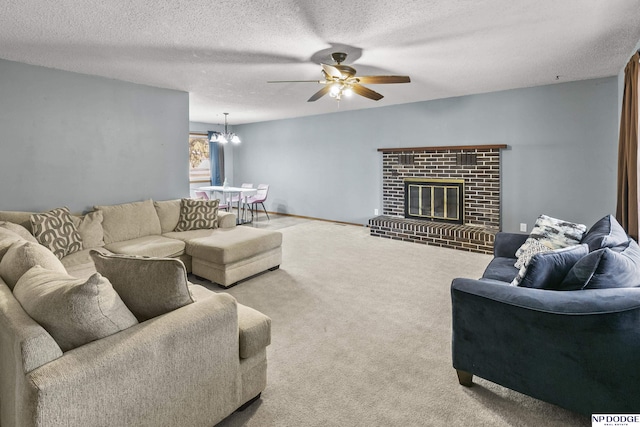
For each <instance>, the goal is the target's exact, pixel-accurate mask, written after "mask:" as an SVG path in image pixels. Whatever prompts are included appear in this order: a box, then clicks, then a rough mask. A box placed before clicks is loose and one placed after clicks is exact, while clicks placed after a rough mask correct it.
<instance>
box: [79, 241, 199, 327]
mask: <svg viewBox="0 0 640 427" xmlns="http://www.w3.org/2000/svg"><path fill="white" fill-rule="evenodd" d="M91 257H92V258H93V261H94V263H95V265H96V270H97V271H98V272H99V273H100V274H102V275H103V276H105V277H107V278H108V279H109V281H110V282H111V284H112V285H113V288H114V289H115V290H116V292H118V295H120V297H121V298H122V300H123V301H124V303H125V304H126V305H127V307H128V308H129V310H131V312H132V313H133V314H134V315H135V316H136V318H137V319H138V321H140V322H144V321H145V320H147V319H151V318H153V317H156V316H160V315H162V314H165V313H168V312H170V311H173V310H175V309H177V308H180V307H182V306H185V305H187V304H191V303H192V302H193V299H192V298H191V293H190V292H189V287H188V281H187V271H186V270H185V267H184V264H183V263H182V261H180V260H178V259H175V258H141V257H132V256H128V255H105V254H102V253H100V252H97V251H91Z"/></svg>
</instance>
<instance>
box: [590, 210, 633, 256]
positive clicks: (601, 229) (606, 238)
mask: <svg viewBox="0 0 640 427" xmlns="http://www.w3.org/2000/svg"><path fill="white" fill-rule="evenodd" d="M627 240H629V236H627V232H626V231H625V230H624V228H622V226H621V225H620V223H619V222H618V221H617V220H616V219H615V217H614V216H613V215H607V216H605V217H604V218H602V219H600V220H599V221H598V222H596V223H595V224H593V226H592V227H591V228H590V229H589V231H587V232H586V233H585V235H584V236H583V237H582V243H586V244H587V245H589V252H593V251H596V250H598V249H601V248H614V247H616V246H619V245H624V244H626V243H627Z"/></svg>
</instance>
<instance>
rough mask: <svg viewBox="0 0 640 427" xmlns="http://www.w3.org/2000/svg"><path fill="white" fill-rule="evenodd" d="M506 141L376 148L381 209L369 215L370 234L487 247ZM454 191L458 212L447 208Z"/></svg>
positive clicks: (495, 223)
mask: <svg viewBox="0 0 640 427" xmlns="http://www.w3.org/2000/svg"><path fill="white" fill-rule="evenodd" d="M506 147H507V146H506V145H474V146H444V147H410V148H381V149H378V151H380V152H381V153H382V197H383V206H382V215H381V216H378V217H375V218H372V219H370V220H369V227H370V229H371V235H372V236H379V237H386V238H391V239H397V240H405V241H411V242H416V243H423V244H428V245H435V246H442V247H448V248H453V249H461V250H466V251H472V252H480V253H489V254H490V253H492V251H493V242H494V238H495V234H496V232H497V231H498V230H499V229H500V160H501V156H500V150H502V149H504V148H506ZM454 184H455V186H454ZM456 188H457V190H456ZM458 192H460V193H458ZM457 194H461V197H460V200H462V206H460V209H459V215H460V216H461V217H460V218H454V214H453V213H451V211H452V209H453V208H452V206H454V202H453V197H454V195H456V196H457ZM405 196H407V197H405ZM438 196H440V200H439V199H438ZM438 200H439V201H438ZM456 203H457V202H456ZM409 207H410V208H411V209H409V210H408V208H409ZM452 219H456V221H452Z"/></svg>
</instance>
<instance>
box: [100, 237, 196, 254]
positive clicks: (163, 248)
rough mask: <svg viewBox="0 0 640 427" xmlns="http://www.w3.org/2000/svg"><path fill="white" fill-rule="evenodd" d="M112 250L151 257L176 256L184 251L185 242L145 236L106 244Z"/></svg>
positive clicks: (118, 252)
mask: <svg viewBox="0 0 640 427" xmlns="http://www.w3.org/2000/svg"><path fill="white" fill-rule="evenodd" d="M105 248H107V249H108V250H110V251H111V252H114V253H117V254H125V255H138V256H149V257H176V256H180V255H182V254H183V253H184V248H185V243H184V242H183V241H181V240H176V239H170V238H168V237H164V236H145V237H138V238H137V239H131V240H126V241H124V242H115V243H110V244H108V245H106V246H105Z"/></svg>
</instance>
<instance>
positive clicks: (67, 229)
mask: <svg viewBox="0 0 640 427" xmlns="http://www.w3.org/2000/svg"><path fill="white" fill-rule="evenodd" d="M31 228H32V230H33V235H34V236H35V238H36V239H37V240H38V242H39V243H40V244H41V245H43V246H45V247H47V248H48V249H49V250H50V251H51V252H53V253H54V255H55V256H57V257H58V258H60V259H62V258H64V257H65V256H67V255H69V254H72V253H74V252H78V251H81V250H82V238H81V237H80V233H78V229H77V228H76V226H75V224H74V223H73V220H72V219H71V214H70V213H69V209H68V208H66V207H63V208H57V209H53V210H50V211H49V212H45V213H38V214H33V215H31Z"/></svg>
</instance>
